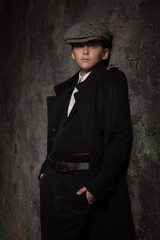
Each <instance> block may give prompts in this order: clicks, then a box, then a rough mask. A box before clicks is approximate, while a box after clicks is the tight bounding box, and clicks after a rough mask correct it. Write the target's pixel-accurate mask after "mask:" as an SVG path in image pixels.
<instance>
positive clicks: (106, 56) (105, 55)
mask: <svg viewBox="0 0 160 240" xmlns="http://www.w3.org/2000/svg"><path fill="white" fill-rule="evenodd" d="M108 57H109V49H108V48H105V49H103V56H102V59H103V60H106V59H107V58H108Z"/></svg>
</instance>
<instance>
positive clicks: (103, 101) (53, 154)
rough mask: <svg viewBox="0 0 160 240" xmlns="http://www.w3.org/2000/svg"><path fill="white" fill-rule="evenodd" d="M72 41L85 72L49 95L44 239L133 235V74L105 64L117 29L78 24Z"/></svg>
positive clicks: (119, 239)
mask: <svg viewBox="0 0 160 240" xmlns="http://www.w3.org/2000/svg"><path fill="white" fill-rule="evenodd" d="M65 41H66V43H68V44H71V47H72V48H71V56H72V58H73V59H74V60H75V61H76V63H77V64H78V66H79V68H80V71H79V72H78V73H76V74H75V75H74V76H73V77H72V78H70V79H69V80H67V81H65V82H63V83H61V84H59V85H57V86H55V92H56V96H54V97H48V154H47V158H46V161H45V162H44V164H43V165H42V168H41V171H40V198H41V236H42V240H53V239H55V240H64V239H66V240H68V239H70V240H82V239H83V240H85V239H86V240H87V239H88V240H91V239H92V240H98V239H108V240H133V239H135V237H134V230H133V223H132V216H131V211H130V202H129V197H128V191H127V184H126V180H125V175H126V171H127V167H128V160H129V152H130V147H131V142H132V130H131V121H130V112H129V104H128V92H127V83H126V78H125V75H124V74H123V73H122V72H121V71H119V70H106V68H105V65H104V62H106V61H107V60H108V58H109V54H110V48H111V35H110V32H109V31H108V30H107V29H106V27H105V26H104V25H102V24H101V25H99V24H95V23H94V24H92V23H86V22H83V23H79V24H76V25H74V26H73V27H72V28H71V29H69V30H68V31H67V32H66V33H65Z"/></svg>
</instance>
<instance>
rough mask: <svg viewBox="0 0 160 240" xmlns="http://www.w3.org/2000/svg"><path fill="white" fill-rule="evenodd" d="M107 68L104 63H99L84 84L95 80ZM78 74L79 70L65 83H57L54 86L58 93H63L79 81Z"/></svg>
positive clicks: (79, 86)
mask: <svg viewBox="0 0 160 240" xmlns="http://www.w3.org/2000/svg"><path fill="white" fill-rule="evenodd" d="M105 70H106V68H105V66H104V64H103V63H100V64H98V65H97V66H96V67H95V68H94V69H93V70H92V72H91V74H90V75H89V76H88V78H87V80H86V81H84V83H83V84H86V83H87V84H88V83H89V82H90V81H93V79H94V78H97V76H98V75H99V74H100V73H101V72H103V71H105ZM78 76H79V71H78V72H77V73H76V74H75V75H74V76H73V77H71V78H69V79H68V80H66V81H64V82H63V83H60V84H58V85H56V86H55V87H54V90H55V93H56V95H60V94H62V93H63V92H64V91H66V90H68V89H69V88H71V87H72V86H73V85H75V84H76V83H77V79H78ZM77 86H78V87H77V88H78V89H80V88H81V84H78V85H77Z"/></svg>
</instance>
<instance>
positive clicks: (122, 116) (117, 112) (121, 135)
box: [86, 71, 132, 201]
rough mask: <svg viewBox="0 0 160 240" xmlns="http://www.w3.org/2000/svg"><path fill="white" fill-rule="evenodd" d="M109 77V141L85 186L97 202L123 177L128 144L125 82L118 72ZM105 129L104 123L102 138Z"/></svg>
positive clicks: (125, 168) (130, 134)
mask: <svg viewBox="0 0 160 240" xmlns="http://www.w3.org/2000/svg"><path fill="white" fill-rule="evenodd" d="M111 74H113V75H112V76H114V77H113V78H112V97H111V104H112V107H111V113H110V114H111V130H110V134H109V136H110V137H109V140H107V141H106V139H105V140H104V154H103V161H102V164H101V167H100V171H99V173H98V175H96V177H94V178H92V179H91V180H90V181H89V182H88V184H87V185H86V188H87V189H88V191H90V192H91V193H92V194H93V195H94V196H95V197H96V199H97V200H99V201H103V200H104V199H105V198H106V197H107V196H108V195H109V194H110V193H111V192H113V191H115V188H116V184H117V181H118V179H119V177H121V176H125V174H126V171H127V167H128V162H129V154H130V148H131V143H132V128H131V118H130V109H129V102H128V88H127V79H126V77H125V75H124V74H123V73H122V72H121V71H116V72H114V73H111ZM104 115H105V113H104ZM105 125H106V123H104V136H105V134H106V132H105V131H106V126H105ZM106 135H107V134H106Z"/></svg>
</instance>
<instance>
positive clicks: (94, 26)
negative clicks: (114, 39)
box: [64, 22, 111, 44]
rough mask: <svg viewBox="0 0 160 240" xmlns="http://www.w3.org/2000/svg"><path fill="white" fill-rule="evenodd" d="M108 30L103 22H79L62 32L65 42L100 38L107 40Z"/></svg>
mask: <svg viewBox="0 0 160 240" xmlns="http://www.w3.org/2000/svg"><path fill="white" fill-rule="evenodd" d="M110 38H111V34H110V31H109V30H108V28H107V26H106V25H105V24H104V23H97V22H81V23H77V24H75V25H73V26H72V27H71V28H70V29H68V30H67V31H66V32H65V34H64V40H65V42H66V43H69V44H72V43H80V42H81V43H83V42H88V41H91V40H101V41H104V42H105V41H107V42H109V41H110Z"/></svg>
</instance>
